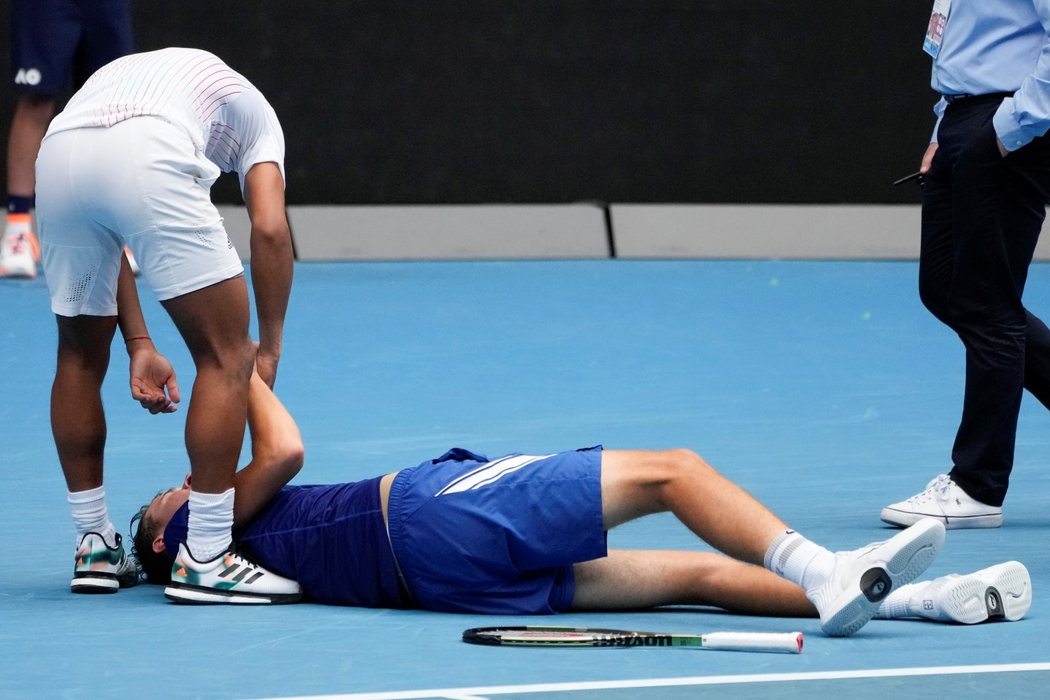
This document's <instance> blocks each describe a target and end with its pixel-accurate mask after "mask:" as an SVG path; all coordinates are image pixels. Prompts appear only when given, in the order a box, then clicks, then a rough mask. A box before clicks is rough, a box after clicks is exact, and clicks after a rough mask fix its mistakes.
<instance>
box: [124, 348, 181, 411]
mask: <svg viewBox="0 0 1050 700" xmlns="http://www.w3.org/2000/svg"><path fill="white" fill-rule="evenodd" d="M131 398H133V399H135V400H136V401H138V402H139V403H140V404H142V407H143V408H144V409H146V410H147V411H149V412H150V413H152V414H157V413H174V412H175V411H176V410H178V407H177V406H176V405H175V404H177V403H178V402H179V399H180V396H179V385H178V382H176V381H175V369H174V368H173V367H172V366H171V363H170V362H169V361H168V358H166V357H164V356H163V355H161V354H160V353H159V352H157V351H156V349H154V348H152V347H150V348H140V349H137V350H135V351H134V352H133V353H132V354H131Z"/></svg>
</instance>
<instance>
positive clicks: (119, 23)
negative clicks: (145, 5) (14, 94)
mask: <svg viewBox="0 0 1050 700" xmlns="http://www.w3.org/2000/svg"><path fill="white" fill-rule="evenodd" d="M131 52H132V32H131V0H11V67H12V69H13V77H14V84H15V88H16V89H17V90H20V91H22V92H30V93H34V94H38V95H47V96H51V97H54V96H57V95H58V94H60V93H61V92H62V91H63V90H65V88H66V86H67V85H68V84H69V80H70V78H72V80H73V88H74V89H77V88H79V87H80V86H81V85H83V84H84V81H85V80H87V79H88V78H90V77H91V74H92V73H94V72H95V71H96V70H98V69H99V68H101V67H102V66H104V65H106V64H107V63H109V62H110V61H112V60H114V59H117V58H120V57H121V56H124V55H126V54H129V53H131Z"/></svg>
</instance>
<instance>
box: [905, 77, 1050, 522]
mask: <svg viewBox="0 0 1050 700" xmlns="http://www.w3.org/2000/svg"><path fill="white" fill-rule="evenodd" d="M1001 101H1002V98H1001V97H996V98H993V97H971V98H966V99H964V100H960V101H958V102H956V103H954V104H951V105H948V108H947V111H946V112H945V114H944V118H943V119H942V121H941V126H940V129H939V131H938V139H937V140H938V143H939V146H938V149H937V153H936V155H935V157H934V160H933V165H932V166H931V168H930V171H929V172H928V173H927V176H926V178H925V185H924V189H923V196H922V247H921V254H920V259H919V295H920V297H921V299H922V302H923V304H924V305H925V306H926V308H928V309H929V310H930V312H931V313H933V315H934V316H936V317H937V318H938V319H939V320H940V321H942V322H943V323H945V324H946V325H947V326H949V327H950V328H951V329H952V330H954V331H955V332H956V333H957V334H958V335H959V338H960V339H961V340H962V343H963V346H964V347H965V349H966V390H965V395H964V398H963V410H962V420H961V422H960V425H959V431H958V433H957V434H956V438H955V445H954V447H953V449H952V462H953V465H954V466H953V468H952V471H951V477H952V479H953V480H954V481H955V482H956V483H957V484H959V486H961V487H962V488H963V490H964V491H966V492H967V493H968V494H969V495H970V496H972V497H973V498H976V499H977V500H979V501H981V502H983V503H986V504H988V505H994V506H1000V505H1002V503H1003V500H1004V498H1005V497H1006V490H1007V486H1008V483H1009V478H1010V471H1011V469H1012V468H1013V460H1014V442H1015V438H1016V433H1017V414H1018V412H1019V410H1020V406H1021V393H1022V389H1028V390H1029V391H1030V392H1031V393H1032V394H1033V395H1034V396H1035V397H1036V398H1038V399H1039V401H1041V402H1042V403H1043V405H1044V406H1047V407H1048V408H1050V331H1048V330H1047V327H1046V325H1045V324H1044V323H1043V322H1042V321H1040V320H1039V319H1038V318H1037V317H1036V316H1034V315H1033V314H1032V313H1030V312H1029V311H1028V310H1026V309H1025V307H1024V305H1023V303H1022V301H1021V297H1022V293H1023V291H1024V285H1025V280H1026V279H1027V276H1028V267H1029V264H1030V263H1031V261H1032V255H1033V252H1034V250H1035V245H1036V242H1037V240H1038V239H1039V231H1040V230H1041V228H1042V225H1043V219H1044V218H1045V216H1046V208H1045V207H1046V204H1047V202H1048V197H1050V140H1048V139H1047V138H1046V137H1043V138H1039V139H1036V140H1035V141H1033V142H1031V143H1030V144H1028V145H1027V146H1024V147H1023V148H1020V149H1018V150H1016V151H1014V152H1012V153H1010V154H1008V155H1007V156H1006V157H1005V158H1003V157H1002V156H1001V155H1000V153H999V151H998V147H997V145H996V140H995V139H996V136H995V131H994V129H993V127H992V115H993V114H994V113H995V110H996V109H997V108H998V106H999V104H1000V103H1001Z"/></svg>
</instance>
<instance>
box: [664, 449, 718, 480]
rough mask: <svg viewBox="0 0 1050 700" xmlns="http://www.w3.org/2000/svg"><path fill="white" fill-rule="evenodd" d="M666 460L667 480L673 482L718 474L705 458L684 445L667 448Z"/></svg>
mask: <svg viewBox="0 0 1050 700" xmlns="http://www.w3.org/2000/svg"><path fill="white" fill-rule="evenodd" d="M666 460H667V470H668V472H669V475H668V481H669V482H672V483H674V484H679V483H682V482H685V481H695V480H696V479H697V477H701V478H703V477H707V476H714V475H717V474H718V472H717V470H715V468H714V467H712V466H711V465H710V464H708V463H707V460H705V459H704V458H703V457H701V456H700V455H698V454H697V453H696V452H694V451H693V450H690V449H686V448H684V447H683V448H676V449H673V450H667V451H666Z"/></svg>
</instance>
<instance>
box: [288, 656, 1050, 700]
mask: <svg viewBox="0 0 1050 700" xmlns="http://www.w3.org/2000/svg"><path fill="white" fill-rule="evenodd" d="M1029 671H1050V663H1032V664H988V665H985V666H929V667H925V668H882V669H879V668H876V669H866V670H858V671H813V672H807V673H759V674H754V675H736V676H687V677H684V678H640V679H635V680H622V681H583V682H573V683H537V684H531V685H493V686H480V687H476V688H434V689H431V690H401V691H391V692H378V693H342V694H336V695H302V696H296V697H280V698H268V699H267V700H419V699H420V698H449V699H456V698H463V699H466V698H479V700H480V698H484V697H485V696H488V695H510V694H520V693H556V692H564V691H580V690H626V689H629V688H661V687H671V686H695V685H722V684H729V683H783V682H789V681H822V680H842V679H851V678H894V677H904V676H945V675H952V674H964V673H1023V672H1029Z"/></svg>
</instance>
